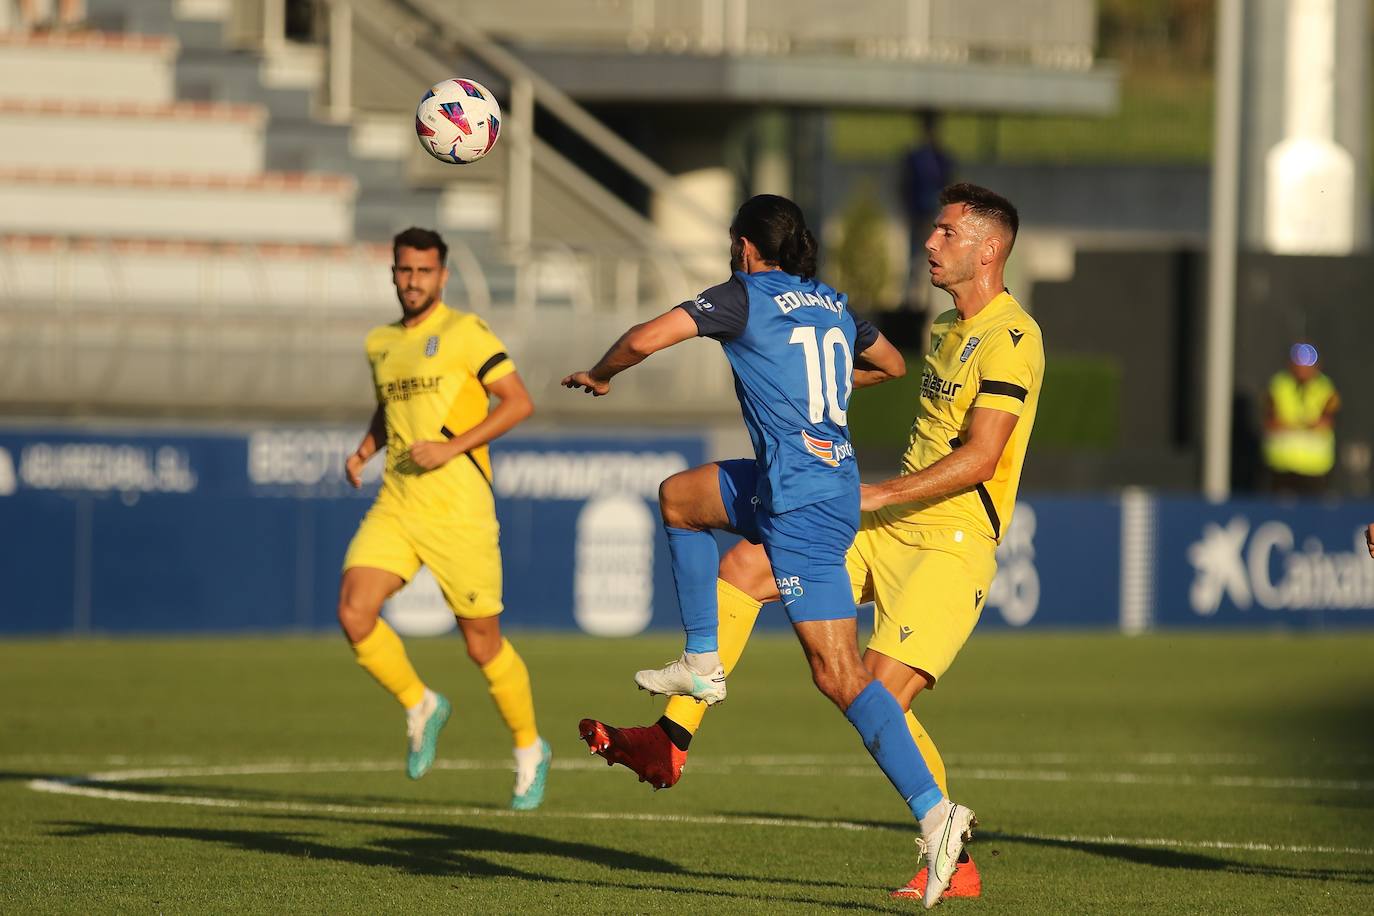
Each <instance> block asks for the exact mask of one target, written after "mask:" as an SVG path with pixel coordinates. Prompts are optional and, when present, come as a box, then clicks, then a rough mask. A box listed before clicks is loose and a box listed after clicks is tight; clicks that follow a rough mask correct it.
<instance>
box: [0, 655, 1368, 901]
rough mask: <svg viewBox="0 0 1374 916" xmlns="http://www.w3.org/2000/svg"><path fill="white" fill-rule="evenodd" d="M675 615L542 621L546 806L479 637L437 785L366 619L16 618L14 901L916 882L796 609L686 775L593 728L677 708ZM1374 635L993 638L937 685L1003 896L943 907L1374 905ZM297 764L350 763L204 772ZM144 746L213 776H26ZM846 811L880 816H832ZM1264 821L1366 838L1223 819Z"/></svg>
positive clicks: (434, 661) (537, 679)
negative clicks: (638, 778)
mask: <svg viewBox="0 0 1374 916" xmlns="http://www.w3.org/2000/svg"><path fill="white" fill-rule="evenodd" d="M674 643H675V640H672V639H668V638H644V639H636V640H627V641H606V640H594V639H591V638H586V637H575V636H551V635H540V634H522V635H517V637H516V644H517V645H518V647H519V648H520V649H521V651H522V653H523V654H524V656H525V658H526V660H527V662H528V664H529V667H530V670H531V672H532V674H533V677H534V683H535V690H536V696H537V700H538V704H539V715H540V724H541V728H542V730H543V732H544V733H545V734H546V736H547V737H548V738H549V739H550V740H551V742H552V743H553V746H554V749H555V752H556V754H557V755H558V756H557V758H556V761H555V763H556V764H562V765H564V766H563V767H562V768H559V769H556V770H555V772H554V773H553V775H552V778H551V780H550V788H549V796H548V800H547V802H546V805H545V808H544V810H542V811H540V812H537V813H534V814H530V815H519V816H507V815H504V814H503V813H502V810H503V807H504V803H505V802H506V800H507V798H508V793H509V787H510V775H509V773H507V772H503V771H501V769H500V768H499V767H500V765H501V762H502V761H504V759H505V758H506V753H507V752H506V743H507V741H508V736H507V735H506V734H505V732H504V729H503V728H502V727H501V726H500V724H499V722H498V720H497V718H496V715H495V712H494V710H493V709H492V708H491V704H490V701H489V700H488V698H487V696H486V691H485V686H484V684H483V683H482V681H481V680H480V678H479V677H478V675H477V674H476V673H475V671H474V670H473V669H472V666H471V665H470V664H469V663H468V662H467V661H466V659H465V658H464V657H463V654H462V650H461V646H460V645H459V643H458V642H456V641H455V640H452V639H437V640H413V641H412V642H411V646H412V655H413V657H414V659H415V661H416V664H417V666H418V667H419V669H420V670H421V672H422V673H427V674H428V675H429V676H430V677H431V679H432V683H433V684H434V686H436V687H437V688H439V689H442V690H444V691H445V692H447V693H448V694H449V695H450V696H451V697H452V698H453V700H454V702H455V707H456V713H457V715H456V720H455V723H454V724H452V725H450V727H449V729H448V731H447V732H446V733H445V735H444V737H443V739H442V741H441V744H440V755H441V761H440V764H441V766H443V765H447V766H448V768H445V769H436V770H435V771H434V772H432V773H431V774H430V775H429V776H428V777H427V778H425V779H424V780H423V781H420V782H416V783H412V782H410V781H408V780H407V779H406V778H405V777H404V775H403V772H402V747H401V745H402V734H401V720H400V714H399V711H398V710H397V709H396V708H395V707H394V704H393V703H392V701H391V700H390V699H389V698H388V697H386V696H385V695H383V694H382V693H381V691H380V690H378V689H377V687H376V686H375V685H373V684H372V683H371V682H370V681H369V679H368V678H367V677H366V676H365V675H364V674H363V673H362V672H361V671H360V670H358V668H357V666H356V665H355V664H354V663H353V661H352V659H351V657H350V654H349V653H348V651H347V650H346V648H345V647H344V645H343V644H342V641H341V640H338V639H327V638H290V639H285V638H284V639H270V640H268V639H220V640H209V639H206V640H139V641H133V640H130V641H25V642H9V643H0V696H3V697H4V698H5V703H4V705H3V708H2V709H0V770H3V776H4V778H3V779H0V812H2V813H0V912H11V913H21V912H22V913H40V912H81V913H90V912H112V911H119V912H126V911H127V912H139V913H152V912H167V913H186V912H284V911H295V912H311V913H380V912H444V913H532V912H551V911H556V912H559V913H565V914H574V913H647V912H679V913H687V912H701V913H705V912H710V913H759V912H778V913H785V912H899V911H912V910H914V909H917V907H916V906H915V905H914V904H913V903H912V902H909V901H890V900H889V899H888V898H887V896H886V890H887V889H888V888H890V887H891V886H894V885H896V884H898V883H902V882H904V881H905V880H906V878H907V877H908V876H909V874H910V872H911V871H913V867H914V858H913V846H912V843H911V836H912V829H911V825H910V823H909V817H908V815H907V814H906V812H905V810H904V808H903V806H902V804H901V803H900V801H899V800H898V799H897V798H896V797H895V795H894V793H893V791H892V789H891V788H890V787H889V786H888V785H887V783H886V782H885V780H884V779H883V778H882V777H881V776H880V775H879V774H878V773H877V772H876V770H874V769H873V768H872V766H871V764H870V763H868V761H867V758H866V757H865V755H864V754H863V752H862V749H861V748H860V745H859V742H858V738H857V736H855V735H854V734H853V732H852V730H851V729H850V728H849V726H848V725H846V724H845V722H844V721H843V719H842V718H841V717H840V716H839V715H838V714H837V713H836V712H835V711H834V710H833V709H831V708H830V707H829V706H828V705H827V704H826V703H825V702H824V701H823V700H822V699H821V698H820V697H819V696H818V695H817V694H816V693H815V691H814V689H813V688H812V687H811V686H810V684H809V681H808V678H807V674H806V671H805V667H804V663H803V661H802V658H801V653H800V651H799V650H798V648H797V647H796V645H795V643H794V641H793V640H792V639H791V637H790V636H784V635H770V636H766V637H760V638H758V639H757V640H756V643H755V645H753V646H751V647H750V650H749V653H748V654H747V656H746V658H745V660H744V663H743V665H742V666H741V669H740V670H739V672H737V674H736V675H735V676H734V677H733V678H732V680H731V692H730V701H729V702H728V703H726V704H725V705H724V706H723V707H721V708H720V709H719V710H718V711H713V712H712V713H711V714H710V715H709V716H708V718H707V722H706V726H705V728H704V729H703V731H702V732H701V733H700V735H699V736H698V739H697V742H696V744H695V746H694V747H693V751H692V759H691V763H690V764H689V766H688V769H687V772H686V775H685V776H684V779H683V781H682V783H680V784H679V785H678V786H677V787H676V788H674V789H672V790H670V791H667V792H659V793H651V792H650V791H649V790H648V789H647V788H646V787H645V786H643V785H640V784H638V783H636V782H635V780H634V777H633V776H631V775H630V774H629V772H628V771H626V770H624V769H622V768H619V767H616V768H614V769H612V770H607V769H606V768H605V767H604V766H600V765H599V764H600V761H593V760H591V759H589V758H588V757H587V756H586V754H585V750H584V749H583V748H582V745H581V743H580V742H579V741H578V739H577V737H576V733H575V731H576V723H577V720H578V718H580V717H581V716H584V715H598V716H601V717H604V718H606V719H608V720H610V721H613V722H617V723H619V724H633V723H639V722H647V721H650V720H652V719H653V718H654V717H656V716H657V714H658V709H659V707H658V704H657V703H655V702H652V701H650V700H649V699H647V698H646V697H644V695H643V694H638V693H636V692H635V691H634V690H633V687H632V685H631V683H630V680H629V675H630V673H631V672H632V671H633V670H634V669H635V668H636V667H639V666H641V665H642V664H644V663H648V662H654V661H658V660H661V659H662V658H665V657H668V656H669V655H670V654H671V653H672V651H673V647H674ZM1372 656H1374V637H1371V636H1370V635H1364V634H1361V635H1353V636H1342V637H1339V638H1336V637H1311V638H1295V637H1287V636H1281V635H1247V636H1226V637H1221V636H1208V637H1200V636H1178V635H1156V636H1150V637H1147V638H1140V639H1126V638H1123V637H1116V636H1095V635H1050V636H1046V635H1035V634H1012V635H1003V634H995V633H988V634H978V635H976V636H975V637H974V639H973V640H972V641H971V643H970V644H969V646H968V647H967V649H966V650H965V652H964V654H963V655H962V656H961V658H960V660H959V663H958V664H957V665H956V666H955V669H954V670H953V671H952V672H951V673H950V675H949V676H948V678H947V679H946V680H945V681H944V682H943V683H942V684H941V687H940V689H939V690H937V691H935V692H934V693H932V694H930V695H929V696H926V697H922V698H921V700H920V701H919V704H918V706H919V710H920V712H921V715H922V717H923V720H924V721H925V722H926V724H927V726H928V727H929V728H930V729H931V730H932V733H933V734H934V735H935V736H936V739H937V740H938V741H939V742H940V744H941V746H942V748H943V749H944V752H945V754H946V760H947V762H948V763H949V765H950V772H951V779H952V784H953V789H954V794H955V796H956V797H957V798H958V799H960V800H962V801H964V802H966V803H968V804H969V805H971V806H972V807H974V809H975V810H977V811H978V813H979V817H980V820H981V822H982V825H983V826H982V829H981V831H980V835H979V838H978V840H977V842H976V843H975V845H974V847H973V853H974V856H975V858H976V860H977V861H978V863H979V865H980V868H981V869H982V872H983V875H984V882H985V893H984V897H983V898H982V899H981V900H979V901H953V902H950V903H948V904H946V906H945V912H952V913H968V914H974V913H980V914H982V913H986V914H1001V913H1124V912H1129V913H1160V914H1163V913H1209V914H1213V913H1219V914H1225V913H1280V912H1281V913H1355V912H1369V910H1370V900H1371V896H1370V894H1371V884H1374V853H1372V851H1374V818H1371V816H1370V811H1371V805H1374V781H1371V779H1370V776H1369V773H1370V763H1371V759H1374V758H1371V754H1374V732H1372V731H1371V728H1370V722H1371V721H1374V668H1371V666H1370V665H1369V659H1370V658H1371V657H1372ZM759 755H771V756H773V757H775V758H780V759H779V760H775V761H773V762H772V763H766V762H764V761H760V760H758V759H756V758H757V757H758V756H759ZM750 758H755V759H750ZM280 760H288V761H300V762H303V763H311V762H313V763H316V764H319V763H321V762H327V761H337V762H340V766H339V767H338V768H337V769H338V771H336V772H319V773H313V774H310V773H305V774H303V773H300V772H298V771H299V770H300V769H301V767H300V766H299V765H294V764H293V765H292V766H289V767H286V768H285V769H287V770H295V771H296V772H278V773H265V774H264V773H259V774H257V775H252V774H247V773H238V774H235V773H233V772H229V773H224V772H218V773H217V772H213V771H207V770H205V769H203V768H204V767H207V766H217V765H218V766H233V765H237V764H253V763H260V762H263V761H280ZM359 761H362V762H367V761H378V762H379V764H378V765H379V766H381V767H383V768H384V769H383V770H380V771H361V770H362V768H361V767H360V766H359V765H358V762H359ZM136 767H138V768H151V769H153V770H154V772H152V773H145V774H144V776H143V777H142V778H136V779H124V780H121V781H115V782H109V781H108V780H109V779H110V777H106V779H107V784H106V785H104V788H108V789H117V790H125V791H133V792H136V793H139V794H138V795H137V796H136V797H137V798H140V799H148V798H153V799H157V798H162V799H166V800H168V801H170V800H172V799H174V798H177V797H191V798H195V799H199V800H201V801H202V804H195V805H190V804H172V803H157V802H153V803H149V802H147V801H142V802H136V801H132V800H122V799H110V798H86V797H77V796H71V795H54V794H40V793H38V792H35V791H33V790H32V789H31V788H30V785H29V781H30V780H31V779H33V778H35V777H39V776H44V775H49V774H66V775H78V774H88V773H96V772H101V771H127V770H130V769H132V768H136ZM196 767H200V768H201V769H193V768H196ZM204 802H217V803H219V806H217V807H205V806H203V803H204ZM589 815H593V816H598V817H602V818H604V819H589V817H588V816H589ZM669 815H678V816H689V817H695V818H705V817H714V818H720V819H721V820H722V822H721V823H698V822H671V821H668V820H664V819H663V816H669ZM758 818H776V819H781V820H780V821H779V822H772V823H759V822H758V820H757V819H758ZM749 819H753V820H752V821H750V820H749ZM832 820H842V821H846V822H850V823H853V824H858V825H862V826H863V827H864V828H865V829H857V830H856V829H841V828H840V827H838V826H819V827H816V826H812V827H807V826H806V825H807V824H812V825H815V824H816V823H817V822H820V821H832ZM1109 838H1112V839H1109ZM1247 843H1253V844H1271V845H1276V846H1281V845H1291V846H1299V847H1304V848H1310V847H1315V846H1330V847H1342V848H1347V847H1348V848H1350V849H1351V850H1353V851H1346V852H1313V851H1305V852H1293V851H1265V850H1263V849H1258V848H1250V849H1247V848H1237V847H1236V846H1232V845H1227V844H1247Z"/></svg>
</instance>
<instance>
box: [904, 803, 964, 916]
mask: <svg viewBox="0 0 1374 916" xmlns="http://www.w3.org/2000/svg"><path fill="white" fill-rule="evenodd" d="M944 804H945V805H946V806H947V807H948V809H949V810H948V811H947V812H946V813H945V816H944V819H943V820H942V821H940V823H939V824H938V825H936V826H935V829H934V830H931V831H930V832H928V833H925V834H924V835H923V836H922V837H921V838H920V839H918V840H917V841H916V845H917V847H918V848H920V850H921V851H922V852H923V853H924V854H925V857H926V867H927V869H928V872H927V874H926V895H925V899H924V900H923V901H922V902H923V903H924V904H925V908H926V909H930V908H931V907H933V906H935V904H937V903H939V902H940V897H941V895H942V894H944V892H945V889H946V888H947V887H949V882H950V879H951V878H953V877H954V870H955V869H956V868H958V866H959V854H960V853H962V852H963V851H964V844H965V843H967V842H968V841H969V840H970V839H971V838H972V837H973V828H974V827H976V826H977V825H978V819H977V818H976V817H974V816H973V812H972V811H970V810H969V809H968V808H965V807H964V806H963V805H956V804H954V802H951V801H946V802H944Z"/></svg>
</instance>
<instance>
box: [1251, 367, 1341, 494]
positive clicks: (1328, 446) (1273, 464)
mask: <svg viewBox="0 0 1374 916" xmlns="http://www.w3.org/2000/svg"><path fill="white" fill-rule="evenodd" d="M1320 360H1321V357H1320V355H1319V354H1318V353H1317V348H1316V347H1314V346H1312V344H1310V343H1307V342H1305V341H1300V342H1298V343H1295V344H1293V346H1292V348H1291V349H1290V350H1289V351H1288V368H1286V369H1284V370H1283V371H1281V372H1277V373H1275V374H1274V377H1273V378H1272V379H1270V380H1269V390H1268V392H1267V394H1266V396H1265V409H1264V463H1265V465H1266V466H1267V467H1268V468H1269V488H1270V490H1271V491H1272V492H1275V493H1289V494H1293V495H1298V496H1317V495H1320V494H1322V493H1323V492H1325V490H1326V485H1327V481H1328V480H1329V478H1330V476H1331V469H1332V468H1334V467H1335V466H1336V429H1335V417H1336V411H1338V410H1340V407H1341V397H1340V394H1339V393H1337V391H1336V386H1335V384H1334V383H1333V382H1332V381H1331V379H1330V378H1329V377H1327V375H1326V374H1325V373H1323V372H1322V371H1321V361H1320Z"/></svg>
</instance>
